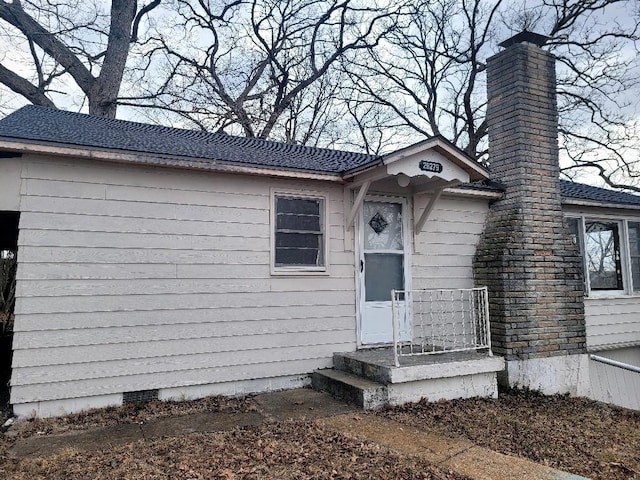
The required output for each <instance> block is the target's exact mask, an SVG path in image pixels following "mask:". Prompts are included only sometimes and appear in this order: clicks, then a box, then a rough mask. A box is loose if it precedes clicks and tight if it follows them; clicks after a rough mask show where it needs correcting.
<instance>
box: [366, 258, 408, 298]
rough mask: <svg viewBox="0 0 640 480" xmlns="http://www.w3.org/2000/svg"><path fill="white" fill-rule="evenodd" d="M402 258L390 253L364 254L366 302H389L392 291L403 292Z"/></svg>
mask: <svg viewBox="0 0 640 480" xmlns="http://www.w3.org/2000/svg"><path fill="white" fill-rule="evenodd" d="M403 258H404V257H403V255H395V254H392V253H365V254H364V262H365V269H364V283H365V291H366V295H365V297H366V298H365V300H366V301H367V302H390V301H391V290H392V289H395V290H404V266H403Z"/></svg>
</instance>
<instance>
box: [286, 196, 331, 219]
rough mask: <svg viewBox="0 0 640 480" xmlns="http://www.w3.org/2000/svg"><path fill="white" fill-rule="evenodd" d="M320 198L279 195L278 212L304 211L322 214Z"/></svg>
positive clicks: (304, 212)
mask: <svg viewBox="0 0 640 480" xmlns="http://www.w3.org/2000/svg"><path fill="white" fill-rule="evenodd" d="M320 202H321V201H320V200H317V199H313V198H312V199H309V198H293V197H278V198H277V207H276V208H277V211H278V213H302V214H311V215H320Z"/></svg>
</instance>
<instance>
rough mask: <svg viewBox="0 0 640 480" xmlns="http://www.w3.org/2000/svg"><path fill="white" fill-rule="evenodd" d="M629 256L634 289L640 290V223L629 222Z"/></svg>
mask: <svg viewBox="0 0 640 480" xmlns="http://www.w3.org/2000/svg"><path fill="white" fill-rule="evenodd" d="M629 256H630V257H631V279H632V281H633V291H634V292H640V223H637V222H629Z"/></svg>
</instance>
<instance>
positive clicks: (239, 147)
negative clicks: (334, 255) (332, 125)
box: [0, 105, 640, 205]
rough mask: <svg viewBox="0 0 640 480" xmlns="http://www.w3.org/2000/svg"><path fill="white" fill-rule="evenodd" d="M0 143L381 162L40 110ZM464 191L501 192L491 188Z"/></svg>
mask: <svg viewBox="0 0 640 480" xmlns="http://www.w3.org/2000/svg"><path fill="white" fill-rule="evenodd" d="M0 137H4V138H7V139H16V140H31V141H36V142H43V143H53V144H67V145H74V146H81V147H88V148H98V149H107V150H117V151H128V152H139V153H147V154H158V155H168V156H176V157H188V158H195V159H199V160H204V161H211V162H214V161H222V162H228V163H232V164H239V165H249V166H256V167H273V168H283V169H291V170H302V171H309V172H319V173H328V174H335V175H339V174H341V173H344V172H347V171H351V170H354V169H358V168H361V167H363V166H367V165H369V164H375V163H377V162H379V161H380V157H376V156H373V155H366V154H363V153H356V152H344V151H339V150H330V149H326V148H316V147H308V146H304V145H294V144H288V143H281V142H273V141H269V140H262V139H258V138H246V137H236V136H232V135H227V134H225V133H208V132H202V131H198V130H185V129H179V128H170V127H162V126H157V125H149V124H144V123H136V122H129V121H125V120H114V119H109V118H103V117H95V116H92V115H85V114H81V113H74V112H67V111H64V110H56V109H53V108H48V107H40V106H35V105H29V106H26V107H23V108H21V109H19V110H17V111H16V112H14V113H12V114H11V115H9V116H7V117H5V118H4V119H2V120H0ZM464 187H466V188H472V189H485V190H486V189H488V190H495V191H501V190H502V189H501V188H500V186H499V185H498V184H493V183H491V182H489V183H486V182H485V184H482V185H480V184H467V185H465V186H464ZM560 187H561V192H562V196H563V197H564V198H572V199H580V200H590V201H596V202H603V203H611V204H621V205H640V196H639V195H633V194H630V193H625V192H619V191H615V190H607V189H604V188H598V187H593V186H590V185H585V184H582V183H574V182H569V181H566V180H562V181H561V182H560Z"/></svg>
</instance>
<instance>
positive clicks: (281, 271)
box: [269, 188, 330, 276]
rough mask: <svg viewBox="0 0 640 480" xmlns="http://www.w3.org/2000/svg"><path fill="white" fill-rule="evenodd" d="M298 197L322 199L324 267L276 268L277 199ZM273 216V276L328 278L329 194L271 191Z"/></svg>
mask: <svg viewBox="0 0 640 480" xmlns="http://www.w3.org/2000/svg"><path fill="white" fill-rule="evenodd" d="M278 196H283V197H296V198H310V199H321V200H322V205H323V211H322V237H323V249H324V252H323V258H324V265H323V266H318V267H312V266H309V265H295V266H276V214H277V212H276V197H278ZM270 205H271V208H270V210H271V214H270V221H269V237H270V244H271V247H270V250H271V252H270V256H269V269H270V272H271V275H273V276H326V275H329V265H330V258H329V231H330V229H329V194H328V193H327V192H319V191H310V190H294V189H282V188H272V189H271V198H270Z"/></svg>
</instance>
